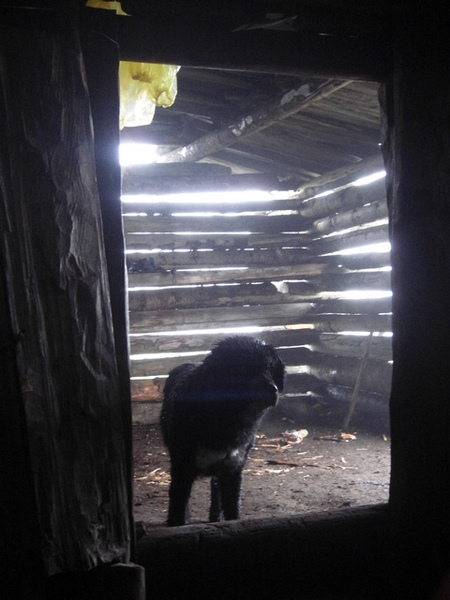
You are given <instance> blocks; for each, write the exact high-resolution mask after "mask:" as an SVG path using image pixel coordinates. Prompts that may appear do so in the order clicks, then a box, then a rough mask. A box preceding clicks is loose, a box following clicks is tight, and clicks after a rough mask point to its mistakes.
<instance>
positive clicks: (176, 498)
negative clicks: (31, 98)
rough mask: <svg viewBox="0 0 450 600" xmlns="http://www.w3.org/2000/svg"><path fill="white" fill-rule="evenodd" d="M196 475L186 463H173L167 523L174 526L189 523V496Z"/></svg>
mask: <svg viewBox="0 0 450 600" xmlns="http://www.w3.org/2000/svg"><path fill="white" fill-rule="evenodd" d="M194 479H195V475H194V473H193V472H191V471H190V470H187V469H186V466H185V465H181V466H179V465H173V464H172V468H171V481H170V489H169V514H168V517H167V525H169V527H174V526H177V525H186V524H187V523H189V496H190V495H191V489H192V484H193V483H194Z"/></svg>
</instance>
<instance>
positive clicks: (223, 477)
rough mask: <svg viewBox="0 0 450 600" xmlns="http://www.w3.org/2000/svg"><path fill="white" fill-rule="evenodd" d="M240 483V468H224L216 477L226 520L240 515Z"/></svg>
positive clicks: (237, 517)
mask: <svg viewBox="0 0 450 600" xmlns="http://www.w3.org/2000/svg"><path fill="white" fill-rule="evenodd" d="M241 484H242V468H240V469H236V468H234V469H230V470H224V471H223V472H222V473H221V474H220V476H219V478H218V486H219V490H220V498H221V502H222V509H223V515H224V517H225V520H226V521H230V520H232V519H239V517H240V513H241Z"/></svg>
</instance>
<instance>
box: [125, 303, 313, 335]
mask: <svg viewBox="0 0 450 600" xmlns="http://www.w3.org/2000/svg"><path fill="white" fill-rule="evenodd" d="M312 310H313V304H311V303H308V302H304V303H292V304H285V305H281V304H270V303H268V304H266V305H261V304H260V305H257V306H249V305H248V306H241V307H239V308H234V307H227V306H223V307H219V306H215V307H212V308H192V309H187V310H183V309H177V310H171V309H167V305H166V306H164V307H162V308H161V310H157V311H144V312H142V311H135V312H131V313H130V331H131V332H132V333H148V332H156V331H173V330H177V331H182V330H187V329H208V328H220V327H222V328H229V329H231V330H232V329H233V328H237V327H248V326H254V327H267V326H276V325H289V324H293V323H298V322H299V321H300V322H301V320H302V319H304V317H305V315H307V314H308V313H310V312H311V311H312Z"/></svg>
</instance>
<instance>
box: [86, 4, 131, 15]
mask: <svg viewBox="0 0 450 600" xmlns="http://www.w3.org/2000/svg"><path fill="white" fill-rule="evenodd" d="M86 6H89V8H104V9H106V10H115V11H116V14H117V15H126V14H127V13H124V12H123V10H122V7H121V5H120V2H107V1H106V0H88V1H87V2H86Z"/></svg>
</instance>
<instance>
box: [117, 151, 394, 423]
mask: <svg viewBox="0 0 450 600" xmlns="http://www.w3.org/2000/svg"><path fill="white" fill-rule="evenodd" d="M209 166H211V167H212V165H203V166H202V170H203V171H205V170H206V171H207V169H208V167H209ZM161 167H164V168H166V169H168V171H167V172H168V173H169V170H170V169H171V168H172V169H173V167H174V165H171V164H167V165H158V166H157V167H155V168H156V169H157V170H158V173H159V171H160V170H161ZM197 167H199V165H192V170H193V172H196V169H197ZM186 168H188V166H186V165H185V168H184V169H183V173H182V177H183V185H184V186H186V187H187V188H189V184H188V180H189V178H188V176H187V174H186ZM382 169H383V164H382V160H381V157H379V156H376V157H372V158H370V159H368V160H366V161H362V162H361V163H360V164H359V165H358V166H357V167H354V168H352V169H351V170H348V169H347V170H340V171H337V172H335V173H329V174H327V175H326V176H324V177H321V178H317V180H314V182H313V183H312V184H311V185H310V186H304V188H302V189H300V190H297V192H296V193H295V194H292V195H291V196H290V197H288V198H287V199H284V200H280V199H271V200H268V201H266V200H264V201H263V200H260V201H255V202H251V201H249V200H248V199H247V198H246V195H245V191H243V192H241V196H240V197H239V201H238V202H235V203H230V202H225V201H221V202H217V203H213V204H211V203H208V197H207V196H202V197H201V198H198V199H196V200H195V201H192V202H182V201H181V200H180V199H178V200H177V199H176V197H172V198H171V199H170V200H169V199H167V198H165V197H164V195H163V191H165V190H162V189H161V187H159V188H157V186H156V185H155V182H154V181H153V183H152V176H151V174H152V166H149V167H142V166H139V167H128V168H127V169H126V171H125V173H124V178H123V213H124V228H125V232H126V246H127V260H128V271H129V272H128V280H129V307H130V348H131V358H132V361H131V364H132V390H133V400H134V401H135V402H149V401H150V402H158V401H160V400H161V392H162V389H163V387H164V382H165V379H166V377H167V374H168V372H169V371H170V370H171V369H172V368H174V367H175V366H176V365H178V364H181V363H183V362H198V361H201V360H203V358H204V356H205V355H206V354H207V352H208V351H209V350H210V349H211V347H212V346H213V345H214V344H215V343H216V342H217V341H218V340H220V339H222V338H223V337H225V336H226V335H230V334H232V333H239V332H240V331H243V330H242V328H244V327H245V328H251V329H250V330H249V331H251V334H252V335H255V337H259V338H261V339H263V340H265V341H267V342H270V343H272V344H273V345H274V346H275V347H277V348H278V349H279V352H280V355H281V356H282V357H283V360H284V361H285V363H286V365H287V370H288V381H287V386H286V390H285V392H284V395H283V397H282V400H281V403H280V405H281V410H283V407H284V408H286V409H287V410H288V412H289V414H292V407H293V406H297V407H301V410H300V408H299V413H301V414H302V415H303V417H304V416H305V414H306V415H308V414H309V415H311V416H312V415H317V414H324V412H327V413H333V414H334V415H335V416H339V415H341V414H342V415H345V413H346V411H347V408H348V404H349V402H350V399H351V396H352V392H353V389H354V386H355V382H356V379H357V377H358V372H359V369H360V366H361V363H362V359H363V356H364V354H365V352H366V348H367V344H368V340H369V333H370V332H371V331H373V332H374V335H373V339H372V343H371V348H370V355H369V359H368V363H367V365H366V367H365V370H364V372H363V373H362V378H361V387H360V401H359V403H358V405H357V411H358V410H359V411H360V413H362V412H367V413H370V414H372V415H373V414H375V413H378V417H379V416H380V415H384V416H385V417H386V421H387V414H388V408H387V403H388V396H389V389H390V379H391V298H390V296H389V294H390V252H389V246H388V244H387V242H388V226H387V206H386V193H385V185H384V178H381V179H378V180H376V181H374V182H373V183H371V184H367V185H360V186H355V185H353V182H354V181H356V180H358V179H360V178H361V177H365V176H367V175H371V174H373V173H374V172H377V171H381V170H382ZM172 173H176V170H173V171H172ZM204 175H205V176H207V175H208V174H207V173H204ZM231 177H232V176H231ZM174 181H176V177H175V175H174V177H172V178H171V186H170V190H172V189H173V188H174V187H175V184H174ZM193 185H194V187H195V184H193ZM156 191H159V195H158V194H155V192H156ZM145 193H147V194H152V196H151V200H149V197H147V199H146V198H145V196H143V195H142V194H145ZM136 194H138V195H136ZM383 242H385V243H386V244H385V246H384V247H383V248H382V249H381V251H372V252H364V253H362V252H353V251H352V249H354V248H358V247H360V246H364V245H369V244H380V243H383ZM378 250H379V249H378ZM356 291H358V292H360V294H356V293H355V292H356ZM350 292H353V295H352V294H351V293H350ZM361 293H363V294H364V293H365V294H366V296H367V297H365V298H364V297H361ZM318 409H319V410H318ZM294 412H295V411H294ZM339 418H340V417H339ZM342 418H343V416H342Z"/></svg>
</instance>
